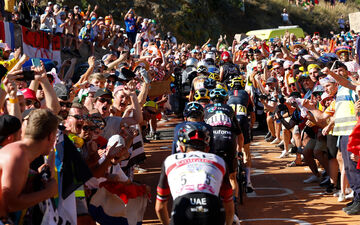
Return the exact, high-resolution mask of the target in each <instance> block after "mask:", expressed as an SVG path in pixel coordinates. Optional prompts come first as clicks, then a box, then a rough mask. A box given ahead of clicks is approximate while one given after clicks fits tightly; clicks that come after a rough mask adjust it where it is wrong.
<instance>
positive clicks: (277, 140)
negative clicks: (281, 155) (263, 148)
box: [270, 138, 281, 145]
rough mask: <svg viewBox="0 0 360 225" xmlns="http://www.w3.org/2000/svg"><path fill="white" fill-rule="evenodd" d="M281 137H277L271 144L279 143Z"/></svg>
mask: <svg viewBox="0 0 360 225" xmlns="http://www.w3.org/2000/svg"><path fill="white" fill-rule="evenodd" d="M280 141H281V140H280V139H277V138H275V139H274V140H273V141H272V142H270V144H272V145H274V144H279V143H280Z"/></svg>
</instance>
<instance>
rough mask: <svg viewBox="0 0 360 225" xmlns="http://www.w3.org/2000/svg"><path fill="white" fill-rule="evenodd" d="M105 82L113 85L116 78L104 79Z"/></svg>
mask: <svg viewBox="0 0 360 225" xmlns="http://www.w3.org/2000/svg"><path fill="white" fill-rule="evenodd" d="M106 83H109V84H113V85H115V84H116V80H106Z"/></svg>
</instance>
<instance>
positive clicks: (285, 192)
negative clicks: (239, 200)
mask: <svg viewBox="0 0 360 225" xmlns="http://www.w3.org/2000/svg"><path fill="white" fill-rule="evenodd" d="M256 190H282V191H284V193H280V194H269V195H258V194H256ZM292 194H294V191H292V190H290V189H288V188H277V187H255V191H254V192H252V193H248V194H247V197H249V198H268V197H282V196H287V195H292Z"/></svg>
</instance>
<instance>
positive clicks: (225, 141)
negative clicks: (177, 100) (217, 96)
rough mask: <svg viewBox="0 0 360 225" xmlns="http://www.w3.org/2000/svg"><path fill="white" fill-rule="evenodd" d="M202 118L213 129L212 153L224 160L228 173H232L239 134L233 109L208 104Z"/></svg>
mask: <svg viewBox="0 0 360 225" xmlns="http://www.w3.org/2000/svg"><path fill="white" fill-rule="evenodd" d="M204 118H205V122H206V123H207V124H209V125H210V126H212V127H213V134H214V153H215V154H217V155H219V156H220V157H222V158H223V159H224V160H225V162H226V164H227V166H228V168H229V173H233V172H234V171H235V166H236V165H235V163H236V162H235V160H234V159H235V153H236V139H237V135H239V134H241V128H240V125H239V123H238V121H237V119H236V117H235V113H234V111H233V109H232V108H231V107H230V106H228V105H226V104H222V103H216V104H210V105H208V106H207V107H206V108H205V116H204Z"/></svg>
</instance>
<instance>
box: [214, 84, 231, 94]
mask: <svg viewBox="0 0 360 225" xmlns="http://www.w3.org/2000/svg"><path fill="white" fill-rule="evenodd" d="M215 88H220V89H224V90H225V91H226V92H228V88H227V86H226V85H225V84H223V83H221V82H216V86H215Z"/></svg>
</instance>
